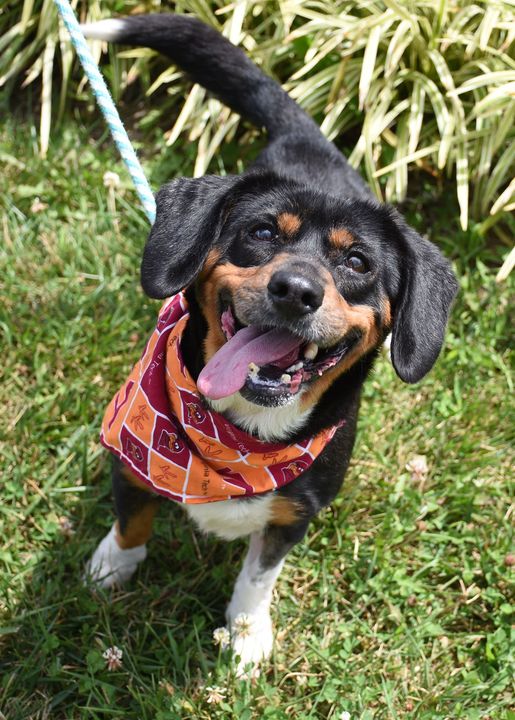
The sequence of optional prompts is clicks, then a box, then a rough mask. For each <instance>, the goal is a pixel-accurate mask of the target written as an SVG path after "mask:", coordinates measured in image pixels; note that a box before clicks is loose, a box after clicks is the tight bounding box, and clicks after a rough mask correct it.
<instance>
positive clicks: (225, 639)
mask: <svg viewBox="0 0 515 720" xmlns="http://www.w3.org/2000/svg"><path fill="white" fill-rule="evenodd" d="M213 642H214V643H215V645H220V647H221V648H222V650H225V649H226V648H228V647H229V643H230V642H231V633H230V632H229V630H228V629H227V628H226V627H219V628H216V630H213Z"/></svg>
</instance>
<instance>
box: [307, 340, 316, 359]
mask: <svg viewBox="0 0 515 720" xmlns="http://www.w3.org/2000/svg"><path fill="white" fill-rule="evenodd" d="M317 354H318V345H317V344H316V342H310V343H309V344H308V345H306V347H305V348H304V357H305V358H306V359H307V360H314V359H315V358H316V356H317Z"/></svg>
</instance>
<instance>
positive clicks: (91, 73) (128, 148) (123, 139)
mask: <svg viewBox="0 0 515 720" xmlns="http://www.w3.org/2000/svg"><path fill="white" fill-rule="evenodd" d="M54 3H55V4H56V6H57V10H58V12H59V15H60V17H61V19H62V21H63V23H64V24H65V26H66V29H67V30H68V32H69V34H70V38H71V41H72V43H73V46H74V48H75V51H76V53H77V55H78V57H79V60H80V62H81V65H82V67H83V68H84V72H85V73H86V75H87V77H88V80H89V82H90V85H91V87H92V89H93V92H94V94H95V97H96V99H97V102H98V104H99V106H100V109H101V111H102V114H103V116H104V118H105V120H106V122H107V124H108V125H109V129H110V130H111V134H112V136H113V138H114V141H115V143H116V146H117V148H118V150H119V151H120V155H121V156H122V158H123V161H124V163H125V165H126V166H127V169H128V171H129V173H130V175H131V177H132V180H133V182H134V185H135V187H136V191H137V193H138V195H139V198H140V200H141V203H142V205H143V208H144V210H145V213H146V215H147V217H148V219H149V220H150V222H151V224H153V223H154V220H155V217H156V201H155V200H154V195H153V193H152V190H151V189H150V185H149V184H148V181H147V179H146V177H145V174H144V173H143V170H142V168H141V165H140V162H139V160H138V158H137V155H136V153H135V151H134V148H133V147H132V144H131V141H130V140H129V136H128V135H127V132H126V130H125V128H124V126H123V123H122V121H121V120H120V116H119V115H118V111H117V109H116V107H115V104H114V102H113V99H112V97H111V94H110V92H109V90H108V88H107V85H106V84H105V80H104V78H103V77H102V75H101V74H100V71H99V69H98V66H97V64H96V62H95V60H94V58H93V56H92V54H91V52H90V49H89V47H88V45H87V43H86V40H85V38H84V35H83V34H82V32H81V29H80V26H79V23H78V22H77V18H76V17H75V13H74V12H73V10H72V7H71V5H70V3H69V2H68V0H54Z"/></svg>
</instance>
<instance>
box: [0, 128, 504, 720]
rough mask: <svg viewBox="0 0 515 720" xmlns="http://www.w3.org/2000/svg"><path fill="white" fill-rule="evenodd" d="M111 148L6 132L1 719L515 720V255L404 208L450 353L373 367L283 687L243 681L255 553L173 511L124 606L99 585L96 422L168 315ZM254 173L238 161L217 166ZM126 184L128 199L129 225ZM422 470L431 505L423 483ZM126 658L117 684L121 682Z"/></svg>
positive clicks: (278, 609) (291, 633)
mask: <svg viewBox="0 0 515 720" xmlns="http://www.w3.org/2000/svg"><path fill="white" fill-rule="evenodd" d="M94 135H95V133H94V132H92V131H91V130H90V129H89V128H87V129H84V128H81V129H78V128H77V127H75V126H73V125H71V124H68V125H67V126H66V130H65V131H63V132H62V134H61V135H60V136H55V137H54V139H53V140H52V141H51V143H50V147H49V153H48V159H47V160H41V159H40V158H39V157H38V147H37V142H38V141H37V132H36V131H35V130H34V129H32V128H31V126H30V124H28V123H27V122H20V123H17V124H16V123H14V122H11V123H7V124H6V123H4V125H3V126H2V128H1V130H0V159H1V160H2V164H3V166H4V171H3V173H2V176H1V179H0V183H1V190H2V203H3V205H4V209H5V214H4V216H3V224H2V235H3V237H2V243H1V246H0V273H1V274H0V278H1V280H0V287H1V293H0V295H1V297H0V300H1V303H0V328H1V329H2V333H3V337H2V341H1V347H2V350H3V357H2V365H1V368H0V379H1V384H0V402H1V406H2V424H1V428H2V430H1V432H2V445H1V454H2V469H1V477H2V485H3V488H2V489H3V492H2V503H1V505H0V536H1V537H2V538H4V539H5V542H4V543H3V547H2V549H1V550H0V563H1V564H0V567H1V575H0V603H1V605H2V611H3V618H2V621H1V623H2V624H1V628H0V632H1V635H0V643H1V644H0V677H1V680H0V710H1V711H2V712H3V713H4V715H5V717H6V718H8V719H9V720H19V719H21V718H23V719H26V718H31V719H34V720H35V719H38V720H43V718H51V719H52V720H57V719H61V718H69V719H71V718H88V720H89V719H90V718H91V719H96V718H102V719H103V718H123V720H128V719H129V718H131V719H135V720H136V719H137V720H175V719H176V718H195V719H197V718H200V719H201V720H202V719H204V718H206V719H207V718H224V720H225V719H230V718H242V719H243V720H246V719H250V718H267V719H279V718H302V719H304V718H306V719H308V718H333V719H335V720H338V719H339V718H340V716H341V714H342V713H343V712H344V711H347V712H349V713H350V717H351V719H352V720H358V718H359V719H361V720H371V719H372V718H374V719H375V718H385V719H386V720H392V719H396V718H414V719H415V718H416V719H417V720H427V719H429V718H430V719H431V720H437V719H441V720H443V719H444V718H452V720H456V719H458V718H467V719H469V720H476V719H477V720H479V719H481V720H486V718H491V720H513V718H514V717H515V715H514V713H513V711H510V707H513V705H512V699H513V698H512V696H511V695H510V690H511V688H510V662H511V661H512V654H511V653H512V650H510V639H509V638H510V624H509V620H510V609H511V608H510V605H509V602H510V584H509V583H510V576H509V571H510V568H509V567H508V566H507V564H506V557H507V555H508V553H509V552H510V526H511V524H512V522H513V516H512V515H510V510H509V508H510V497H511V495H510V492H511V488H510V487H509V475H510V465H511V463H512V461H513V457H512V455H511V453H510V440H511V441H512V440H513V437H510V436H509V433H510V421H511V426H513V413H512V414H511V417H510V402H511V401H510V393H511V392H512V385H511V381H510V378H509V369H508V342H509V329H510V324H509V306H508V300H509V288H508V287H507V286H506V285H503V286H499V285H497V284H496V283H495V281H494V277H495V272H496V270H497V268H498V266H499V264H500V262H501V260H502V255H503V253H504V252H505V250H504V249H503V248H499V247H497V246H492V245H489V244H488V241H487V240H485V239H484V238H483V237H482V236H481V235H479V234H478V233H476V232H475V228H474V227H472V228H471V229H469V230H468V231H467V232H466V233H464V232H463V231H461V230H459V229H458V228H459V211H458V210H457V208H456V206H455V205H454V204H453V201H452V199H451V200H445V199H444V198H445V197H447V198H452V192H451V193H449V192H447V193H446V194H444V195H443V196H439V197H437V196H435V194H434V192H433V190H431V188H428V187H421V188H420V190H419V191H418V192H417V193H416V195H415V196H412V200H411V202H410V204H409V205H408V206H407V211H408V213H409V215H410V218H411V221H412V222H413V223H414V224H415V225H417V227H418V229H420V230H422V231H424V232H429V233H430V235H431V237H432V239H433V240H435V241H436V242H438V243H439V244H441V246H442V247H443V248H444V249H445V251H446V252H447V254H449V255H450V256H452V257H453V260H454V262H455V264H456V269H457V272H458V274H459V277H460V280H461V286H462V292H461V294H460V297H459V300H458V302H457V305H456V307H455V310H454V313H453V317H452V322H451V328H450V331H449V334H448V340H447V344H446V348H445V352H444V353H443V355H442V358H441V359H440V361H439V362H438V364H437V366H436V368H435V369H434V371H433V372H432V373H431V374H430V376H429V377H428V378H427V379H426V380H424V382H422V383H420V384H419V385H417V386H414V387H408V386H405V385H403V384H402V383H401V382H400V381H399V380H398V379H397V378H396V376H395V374H394V372H393V370H392V368H391V366H390V364H389V362H388V361H387V359H386V358H383V359H381V361H380V362H379V363H378V365H377V369H376V371H375V373H374V376H373V377H372V379H371V380H370V381H369V383H368V386H367V390H366V393H365V397H364V401H363V407H362V413H361V420H360V433H359V438H358V443H357V448H356V452H355V455H354V460H353V464H352V468H351V471H350V472H349V475H348V479H347V482H346V484H345V488H344V490H343V491H342V493H341V495H340V497H339V498H338V499H337V500H336V502H335V503H334V505H333V506H332V507H331V508H330V509H328V510H326V511H325V512H323V513H322V514H321V515H320V517H319V518H317V520H316V521H315V522H314V523H313V524H312V527H311V529H310V532H309V535H308V537H307V539H306V540H305V542H303V543H302V544H300V545H299V546H298V547H297V548H296V549H295V550H294V552H292V553H291V555H290V556H289V558H288V562H287V565H286V568H285V570H284V572H283V574H282V576H281V579H280V581H279V583H278V588H277V592H276V597H275V602H274V609H273V616H274V619H275V622H276V627H277V643H276V648H275V652H274V657H273V660H272V662H271V664H270V668H269V670H268V671H267V672H265V673H264V674H263V676H262V677H261V678H259V679H258V681H257V682H255V683H254V684H249V683H245V682H240V681H236V680H235V679H234V677H233V676H232V674H231V670H230V663H229V661H228V658H227V657H225V656H223V655H221V656H219V654H218V651H217V649H216V648H215V647H214V646H213V643H212V639H211V631H212V629H213V628H214V627H217V626H219V625H222V624H223V612H224V607H225V603H226V601H227V600H228V598H229V596H230V592H231V587H232V583H233V580H234V578H235V576H236V574H237V571H238V566H239V562H240V559H241V556H242V553H243V551H244V547H245V545H244V543H241V542H235V543H231V544H225V543H222V542H219V541H217V540H214V539H212V538H206V537H203V536H201V535H199V534H198V533H196V532H195V531H194V529H193V528H192V526H191V524H190V523H189V522H188V521H187V519H186V517H185V516H184V515H183V513H182V511H181V509H180V508H179V507H177V506H175V505H172V504H169V505H166V507H164V508H163V512H162V513H161V515H160V517H159V521H158V523H157V527H156V533H155V536H154V539H153V540H152V541H151V543H150V548H149V550H150V552H149V558H148V560H147V562H146V563H145V564H144V565H143V566H142V567H141V569H140V570H139V571H138V573H137V575H136V577H135V578H134V579H133V580H132V582H131V583H130V584H129V585H128V587H127V588H126V589H124V590H123V591H118V592H115V593H113V594H112V595H111V594H109V593H104V592H98V593H97V594H92V593H91V592H90V591H89V590H88V589H87V588H85V587H84V586H83V585H82V583H81V573H82V571H83V566H84V562H85V561H86V559H87V558H88V557H89V556H90V554H91V552H92V550H93V548H94V547H95V545H96V543H97V542H98V540H99V539H100V538H101V537H102V536H103V534H104V533H105V532H106V531H107V529H108V528H109V526H110V524H111V522H112V515H111V512H112V511H111V501H110V489H109V468H108V462H107V458H106V456H105V454H104V452H102V451H101V450H100V447H99V444H98V442H97V434H98V428H99V424H100V419H101V415H102V413H103V409H104V407H105V405H106V403H107V402H108V400H109V399H110V397H111V395H112V393H113V391H114V390H115V389H116V388H117V387H118V384H119V382H120V381H121V380H122V379H123V378H124V377H125V375H126V372H127V370H128V368H129V367H130V365H131V364H132V362H133V361H134V360H135V359H136V358H137V357H138V355H139V353H140V350H141V345H142V343H143V342H144V340H145V338H146V336H147V333H148V332H149V331H150V329H151V328H152V327H153V324H154V322H155V312H156V309H157V304H155V303H153V302H151V301H149V300H147V299H146V298H145V297H144V296H143V294H142V291H141V290H140V288H139V285H138V262H139V256H140V253H141V249H142V247H143V243H144V240H145V237H146V233H147V224H146V220H145V218H144V216H143V213H142V212H141V211H140V210H139V206H138V203H137V201H136V199H135V195H134V192H133V190H132V188H131V186H130V184H129V181H128V180H127V179H126V174H125V172H124V171H123V170H122V169H121V168H120V166H119V164H117V163H115V162H113V157H114V151H113V149H112V148H111V145H110V144H109V143H108V144H107V145H106V146H105V147H104V146H103V144H102V143H101V142H98V141H95V140H93V139H92V137H93V136H94ZM195 152H196V149H195V148H194V147H190V148H189V149H185V150H182V149H181V150H178V149H172V150H170V149H168V150H167V151H166V152H164V153H163V155H161V156H158V155H157V154H156V155H155V157H153V158H152V157H150V158H149V165H150V166H151V174H152V180H153V182H154V184H157V183H158V182H161V181H163V180H164V178H165V177H167V176H171V175H173V174H177V173H179V172H182V173H183V174H185V175H187V174H189V173H190V172H191V169H192V166H193V163H194V159H195ZM236 157H237V153H236V152H235V147H234V146H232V147H231V146H229V147H228V148H227V150H226V151H225V154H224V155H223V156H222V159H221V160H220V161H219V162H220V163H223V162H226V164H227V169H228V170H230V169H231V167H230V164H231V161H232V160H231V159H232V158H236ZM234 161H235V160H234ZM108 169H109V170H116V171H118V172H119V173H120V175H121V177H122V185H121V187H120V188H118V189H117V190H116V191H115V195H114V196H113V197H112V198H111V200H110V203H111V205H110V206H111V208H112V206H113V202H114V204H115V208H116V211H115V213H111V212H110V211H109V203H108V198H107V191H106V189H105V188H104V186H103V180H102V178H103V173H104V172H105V170H108ZM36 197H39V199H40V201H41V202H42V203H45V204H47V207H46V208H44V209H41V210H40V211H39V212H35V211H34V210H35V209H37V207H36V208H34V205H33V203H34V200H35V198H36ZM416 454H423V455H425V456H426V457H427V462H428V466H429V473H428V476H427V478H426V479H425V480H424V481H420V480H417V479H413V478H412V477H411V474H410V472H408V471H407V470H406V469H405V466H406V463H407V462H408V461H409V460H410V459H411V458H412V457H413V456H414V455H416ZM63 518H66V519H67V520H68V521H69V522H71V523H72V525H73V534H70V533H67V532H66V531H65V529H64V531H63V526H64V523H63V520H62V519H63ZM112 645H117V646H118V647H120V648H122V649H123V653H124V655H123V665H122V667H121V668H120V669H119V670H118V671H115V672H108V670H107V668H106V663H105V660H104V659H103V658H102V653H103V652H104V650H105V649H106V648H107V647H109V646H112ZM212 685H218V686H220V687H223V688H224V689H225V700H224V702H223V703H221V704H219V705H210V704H208V703H207V691H206V689H205V686H212ZM0 717H1V715H0Z"/></svg>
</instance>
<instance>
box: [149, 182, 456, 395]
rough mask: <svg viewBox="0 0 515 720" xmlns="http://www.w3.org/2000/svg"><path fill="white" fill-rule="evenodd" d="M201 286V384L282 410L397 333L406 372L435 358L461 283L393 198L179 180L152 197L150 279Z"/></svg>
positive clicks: (160, 284)
mask: <svg viewBox="0 0 515 720" xmlns="http://www.w3.org/2000/svg"><path fill="white" fill-rule="evenodd" d="M194 282H196V283H197V295H198V298H199V302H200V306H201V308H202V312H203V314H204V316H205V319H206V322H207V326H208V332H207V337H206V341H205V347H204V360H205V363H206V366H205V368H204V370H203V371H202V373H201V375H200V377H199V388H200V390H201V391H202V392H203V393H204V394H205V395H206V396H207V397H211V398H213V399H216V398H220V397H225V396H227V395H230V394H232V393H233V392H236V391H239V392H241V394H242V395H243V396H244V397H245V398H247V399H248V400H250V401H251V402H254V403H256V404H258V405H268V406H278V405H283V404H286V403H288V402H290V401H291V400H292V399H293V398H294V397H295V396H297V395H298V394H299V393H305V394H306V396H308V397H310V398H311V399H312V401H315V400H316V399H317V398H319V397H320V396H321V394H322V393H323V392H324V391H325V390H327V389H328V388H329V387H330V385H331V384H332V383H333V382H334V380H335V379H336V378H337V377H339V375H341V373H343V372H345V371H346V370H347V369H348V368H350V367H351V366H352V365H353V364H355V363H356V362H357V361H358V360H359V359H360V358H361V357H363V356H364V355H367V354H369V353H371V352H373V351H374V350H375V349H376V348H377V347H378V346H379V345H380V344H381V343H382V342H383V340H384V339H385V337H386V335H387V334H388V333H389V332H392V344H391V354H392V362H393V365H394V367H395V370H396V372H397V374H398V375H399V377H400V378H402V380H404V381H406V382H417V381H418V380H420V379H421V378H422V377H423V376H424V375H425V374H426V373H427V372H428V371H429V370H430V368H431V367H432V366H433V364H434V362H435V360H436V358H437V356H438V354H439V352H440V349H441V346H442V343H443V337H444V331H445V327H446V323H447V317H448V313H449V309H450V306H451V303H452V300H453V298H454V296H455V294H456V290H457V283H456V280H455V278H454V275H453V274H452V271H451V269H450V267H449V264H448V262H447V261H446V260H445V259H444V258H443V256H442V255H441V253H440V252H439V251H438V250H437V248H436V247H435V246H434V245H432V244H431V243H430V242H428V241H427V240H425V239H424V238H422V237H421V236H420V235H418V234H417V233H416V232H415V231H414V230H412V229H411V228H410V227H408V226H407V225H406V223H405V222H404V220H403V219H402V217H401V216H400V215H399V214H398V213H397V212H396V211H395V210H393V209H392V208H390V207H387V206H384V205H380V204H378V203H374V202H371V201H359V200H354V199H352V200H345V199H338V198H334V197H329V196H327V195H325V194H322V193H318V192H315V191H313V190H311V189H307V188H305V187H303V186H301V185H297V184H295V183H293V182H292V181H289V180H285V179H282V178H279V177H277V176H275V175H269V174H254V175H252V174H251V175H246V176H242V177H239V178H238V177H226V178H220V177H204V178H200V179H195V180H187V179H180V180H176V181H174V182H172V183H170V184H168V185H166V186H164V187H163V188H162V189H161V190H160V191H159V193H158V194H157V218H156V222H155V225H154V226H153V228H152V231H151V233H150V237H149V240H148V242H147V245H146V247H145V251H144V256H143V263H142V285H143V289H144V290H145V292H146V293H147V294H148V295H150V296H151V297H155V298H164V297H168V296H170V295H172V294H174V293H176V292H177V291H178V290H180V289H182V288H184V287H187V286H189V285H191V284H192V283H194Z"/></svg>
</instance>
